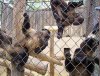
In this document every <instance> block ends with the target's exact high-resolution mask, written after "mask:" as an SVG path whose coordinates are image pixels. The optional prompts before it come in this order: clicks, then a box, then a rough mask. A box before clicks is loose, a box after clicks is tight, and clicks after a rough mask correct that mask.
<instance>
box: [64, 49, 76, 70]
mask: <svg viewBox="0 0 100 76" xmlns="http://www.w3.org/2000/svg"><path fill="white" fill-rule="evenodd" d="M69 51H70V48H64V55H65V58H66V59H65V68H66V71H68V72H72V71H73V70H74V68H75V67H74V65H73V61H72V60H71V54H70V52H69Z"/></svg>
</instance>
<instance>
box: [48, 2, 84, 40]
mask: <svg viewBox="0 0 100 76" xmlns="http://www.w3.org/2000/svg"><path fill="white" fill-rule="evenodd" d="M50 4H51V10H52V12H53V16H54V19H55V20H56V23H57V26H58V32H57V38H58V39H60V38H62V34H63V30H64V28H65V27H66V26H69V25H71V24H73V25H80V24H82V23H83V21H84V18H83V17H82V16H81V15H80V14H79V13H76V12H75V9H76V8H77V7H80V6H82V5H83V1H79V2H68V4H67V3H66V2H65V1H64V0H50Z"/></svg>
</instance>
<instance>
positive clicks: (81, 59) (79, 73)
mask: <svg viewBox="0 0 100 76" xmlns="http://www.w3.org/2000/svg"><path fill="white" fill-rule="evenodd" d="M98 31H99V24H98V23H97V24H96V25H95V26H94V28H93V31H92V32H91V33H90V34H89V36H88V37H87V38H86V39H85V40H84V41H83V42H82V43H81V44H80V47H79V48H77V49H76V50H75V52H74V56H73V58H71V54H70V48H64V55H65V58H66V59H65V68H66V71H67V72H68V73H69V75H70V76H91V75H92V73H93V72H94V64H95V63H96V64H97V65H99V59H98V58H97V57H95V56H93V54H94V52H95V51H96V50H97V47H98V45H99V40H98V39H96V36H95V35H96V33H97V32H98Z"/></svg>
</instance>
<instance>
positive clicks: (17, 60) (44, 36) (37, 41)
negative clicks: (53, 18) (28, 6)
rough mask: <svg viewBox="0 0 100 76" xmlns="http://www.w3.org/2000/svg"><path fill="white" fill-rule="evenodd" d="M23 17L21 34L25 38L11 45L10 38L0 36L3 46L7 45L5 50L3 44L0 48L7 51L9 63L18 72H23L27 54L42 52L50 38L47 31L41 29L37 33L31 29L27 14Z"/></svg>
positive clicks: (3, 35)
mask: <svg viewBox="0 0 100 76" xmlns="http://www.w3.org/2000/svg"><path fill="white" fill-rule="evenodd" d="M23 16H24V21H23V26H22V32H23V34H24V35H25V37H24V38H23V39H22V40H20V41H18V42H16V43H15V44H14V45H12V43H11V42H12V38H11V37H10V36H5V34H6V33H4V34H3V33H2V36H0V39H1V42H2V43H4V45H5V44H7V45H6V46H5V48H4V46H3V44H1V46H0V47H1V48H3V49H4V50H6V51H7V53H8V54H9V55H10V56H11V62H12V63H13V64H14V65H15V66H16V68H17V70H18V71H20V72H21V71H24V68H23V66H24V65H25V63H26V62H27V60H28V57H29V54H30V53H32V52H34V53H36V54H39V53H40V52H42V51H43V50H44V49H45V48H46V47H47V46H48V40H49V38H50V31H49V30H47V29H42V31H38V32H37V31H36V30H34V29H33V28H31V26H30V19H29V16H28V14H27V13H24V15H23ZM3 38H4V39H3ZM9 41H10V42H9ZM8 42H9V43H8ZM10 43H11V44H10Z"/></svg>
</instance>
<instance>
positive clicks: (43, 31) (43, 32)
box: [42, 29, 50, 40]
mask: <svg viewBox="0 0 100 76" xmlns="http://www.w3.org/2000/svg"><path fill="white" fill-rule="evenodd" d="M42 35H43V37H44V39H45V40H49V38H50V31H49V30H47V29H42Z"/></svg>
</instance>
